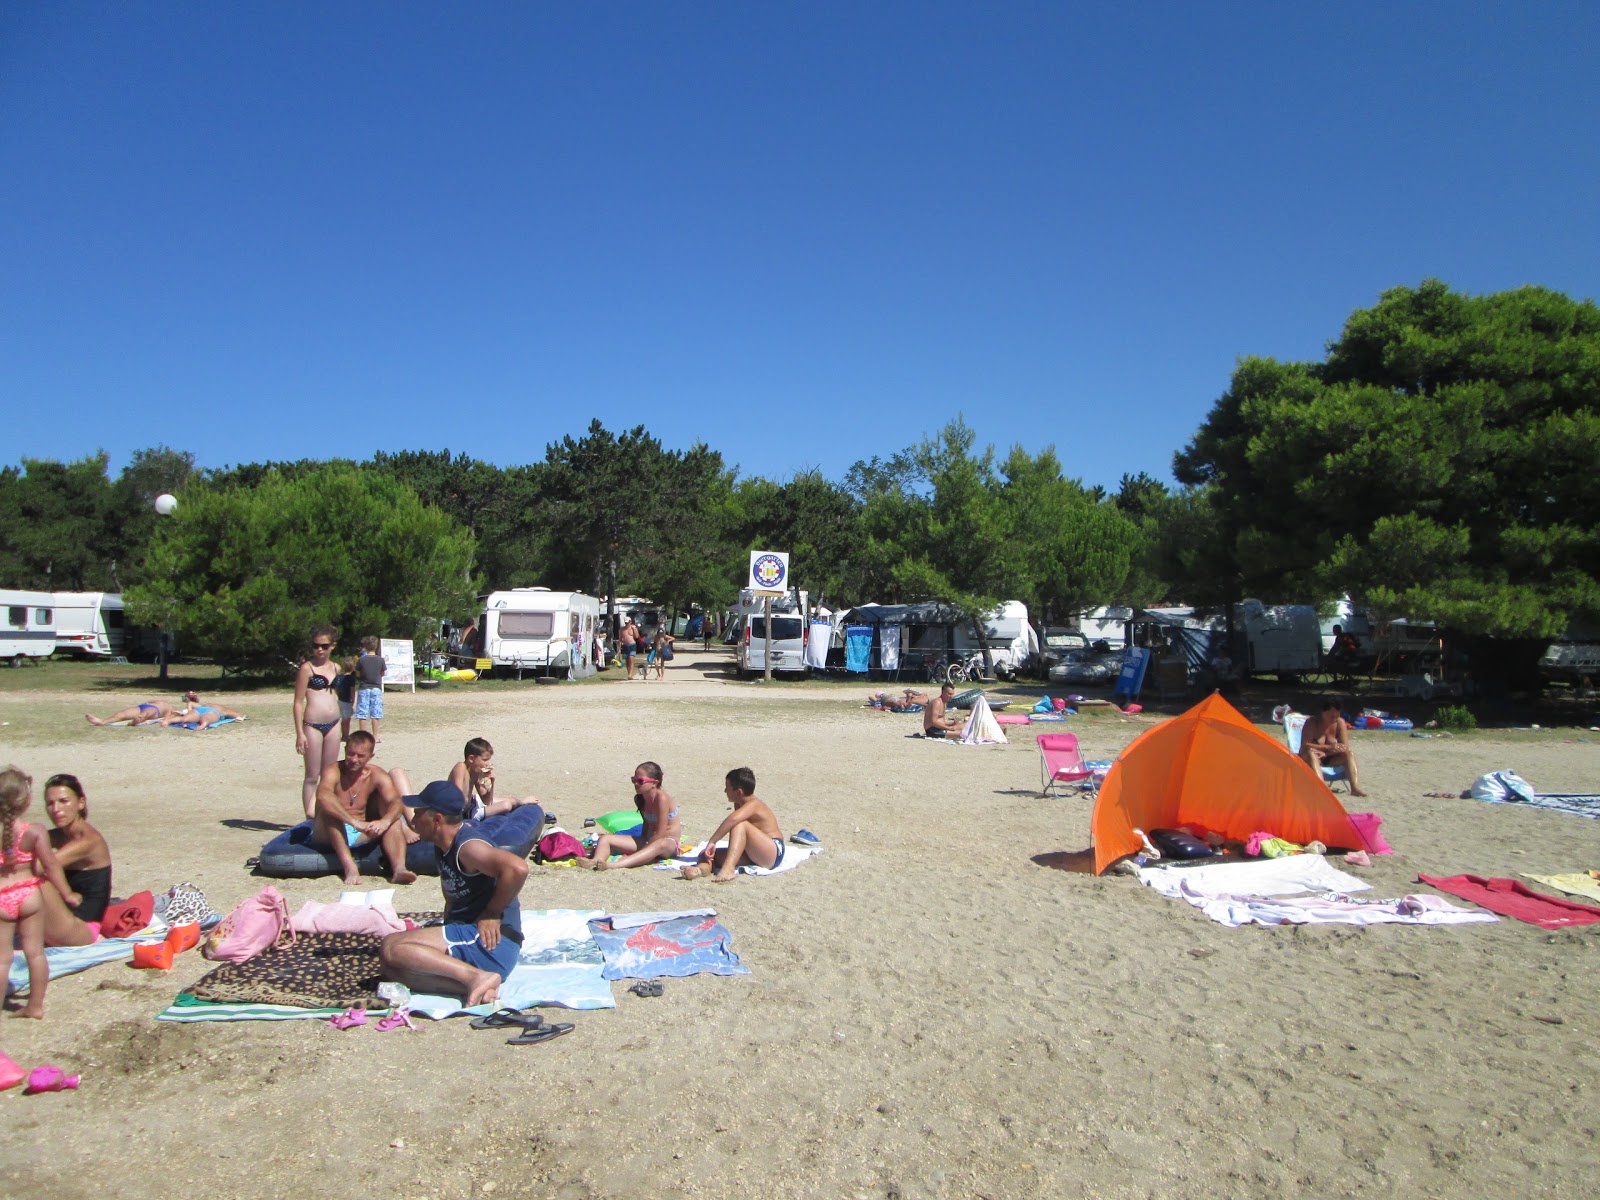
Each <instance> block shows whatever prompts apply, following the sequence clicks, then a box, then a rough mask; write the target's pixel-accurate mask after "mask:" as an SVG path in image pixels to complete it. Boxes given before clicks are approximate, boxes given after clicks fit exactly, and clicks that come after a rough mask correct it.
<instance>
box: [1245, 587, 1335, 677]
mask: <svg viewBox="0 0 1600 1200" xmlns="http://www.w3.org/2000/svg"><path fill="white" fill-rule="evenodd" d="M1233 616H1234V630H1235V634H1236V637H1237V638H1239V639H1241V640H1242V641H1243V643H1244V661H1243V666H1244V669H1245V672H1246V673H1247V674H1250V675H1279V676H1290V675H1307V674H1310V673H1311V672H1312V671H1316V670H1318V669H1320V668H1321V666H1322V624H1321V622H1320V621H1318V619H1317V610H1316V609H1315V608H1313V607H1312V606H1311V605H1309V604H1274V605H1266V604H1262V603H1261V601H1259V600H1245V601H1241V602H1240V603H1239V605H1238V606H1237V607H1236V608H1235V609H1234V613H1233ZM1234 665H1235V666H1236V667H1237V666H1239V665H1240V664H1239V663H1238V662H1235V664H1234Z"/></svg>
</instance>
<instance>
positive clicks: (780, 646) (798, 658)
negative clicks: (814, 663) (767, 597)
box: [734, 588, 809, 676]
mask: <svg viewBox="0 0 1600 1200" xmlns="http://www.w3.org/2000/svg"><path fill="white" fill-rule="evenodd" d="M808 599H809V597H808V596H807V595H806V593H805V592H802V591H791V592H790V593H789V594H788V595H787V596H774V597H773V598H772V670H773V672H774V673H777V672H779V671H799V672H801V673H804V672H805V670H806V616H807V610H808V607H809V605H808V604H807V601H808ZM734 611H735V613H736V614H737V618H738V629H739V634H738V642H737V643H736V645H737V648H738V653H739V673H740V674H741V675H747V676H748V675H763V674H765V673H766V669H767V620H766V616H765V609H764V608H763V601H762V598H761V597H760V596H754V595H751V594H750V590H749V589H748V588H746V589H745V590H744V591H742V592H740V593H739V604H738V607H737V608H736V609H735V610H734Z"/></svg>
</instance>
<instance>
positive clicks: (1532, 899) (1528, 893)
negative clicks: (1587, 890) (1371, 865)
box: [1417, 875, 1600, 929]
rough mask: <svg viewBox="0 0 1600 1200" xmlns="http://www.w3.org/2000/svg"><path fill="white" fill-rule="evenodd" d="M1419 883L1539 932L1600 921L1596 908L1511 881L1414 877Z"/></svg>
mask: <svg viewBox="0 0 1600 1200" xmlns="http://www.w3.org/2000/svg"><path fill="white" fill-rule="evenodd" d="M1417 878H1418V879H1420V880H1421V881H1422V882H1423V883H1426V884H1428V885H1429V886H1431V887H1436V888H1438V889H1439V890H1440V891H1441V892H1449V893H1450V894H1451V895H1452V896H1460V897H1461V898H1462V899H1463V900H1470V901H1472V902H1473V903H1474V904H1479V905H1482V906H1483V907H1484V908H1487V909H1488V910H1489V911H1490V912H1497V913H1500V914H1501V915H1502V916H1507V917H1515V918H1516V919H1517V920H1519V921H1526V922H1527V923H1528V924H1530V925H1537V926H1538V927H1539V928H1540V929H1569V928H1571V927H1572V926H1574V925H1593V924H1594V923H1595V922H1597V921H1600V908H1592V907H1590V906H1589V905H1587V904H1579V903H1577V902H1576V901H1574V900H1563V899H1561V898H1560V897H1559V896H1545V895H1541V894H1540V893H1538V892H1536V891H1534V890H1533V889H1532V888H1530V887H1529V886H1528V885H1527V884H1525V883H1518V882H1517V881H1516V880H1515V879H1485V878H1484V877H1483V876H1482V875H1448V876H1445V877H1442V878H1441V877H1439V876H1435V875H1418V876H1417Z"/></svg>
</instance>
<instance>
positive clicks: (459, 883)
mask: <svg viewBox="0 0 1600 1200" xmlns="http://www.w3.org/2000/svg"><path fill="white" fill-rule="evenodd" d="M405 803H406V807H407V808H410V809H412V810H413V816H412V818H411V827H412V828H413V829H414V830H416V832H417V833H418V834H419V835H420V836H421V837H422V838H424V839H425V840H427V841H430V842H432V843H433V844H434V846H435V847H436V848H437V849H438V851H439V883H440V885H441V886H442V887H443V889H444V924H443V925H430V926H427V927H426V928H423V929H408V930H406V931H405V932H404V933H392V934H390V935H389V936H388V937H386V938H384V939H383V947H382V949H381V951H380V954H381V957H382V961H383V977H384V978H385V979H394V980H398V981H399V982H401V983H403V984H405V985H406V986H407V987H409V988H410V989H411V990H412V991H414V992H433V993H444V994H461V995H464V996H465V997H466V1004H467V1007H468V1008H471V1007H472V1006H473V1005H477V1004H486V1003H488V1002H489V1001H491V1000H493V999H494V998H495V997H496V996H498V995H499V993H500V984H501V981H503V980H504V979H505V977H506V976H507V975H509V974H511V969H512V968H513V967H515V966H516V965H517V954H518V953H519V952H520V950H521V949H522V909H521V908H520V906H519V905H518V903H517V894H518V893H519V892H520V891H522V884H523V882H524V881H525V880H526V879H527V878H528V864H527V861H526V860H524V859H522V858H520V857H518V856H517V855H515V854H511V853H508V852H507V851H505V850H501V849H499V848H498V847H496V846H495V845H494V844H493V843H492V842H490V841H489V839H488V838H487V837H485V836H484V834H483V832H482V830H481V829H480V828H479V827H478V824H477V823H476V822H474V821H466V820H463V819H462V814H463V813H464V812H465V811H466V797H465V796H463V795H462V794H461V789H460V788H458V787H457V786H456V785H455V784H453V783H451V782H449V781H448V780H442V779H441V780H437V781H435V782H433V783H430V784H429V785H428V786H427V787H425V788H423V789H422V794H421V795H420V796H407V797H406V801H405Z"/></svg>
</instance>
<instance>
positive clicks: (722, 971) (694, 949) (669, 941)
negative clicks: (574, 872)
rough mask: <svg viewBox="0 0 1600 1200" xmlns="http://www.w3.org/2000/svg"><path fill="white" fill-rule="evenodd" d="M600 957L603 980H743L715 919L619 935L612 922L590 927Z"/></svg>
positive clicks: (655, 925) (743, 970)
mask: <svg viewBox="0 0 1600 1200" xmlns="http://www.w3.org/2000/svg"><path fill="white" fill-rule="evenodd" d="M589 928H590V930H591V931H592V932H593V933H594V936H595V940H596V941H598V942H599V943H600V950H601V952H602V953H603V954H604V955H605V959H606V965H605V977H606V978H607V979H662V978H667V979H681V978H683V977H685V976H688V975H698V974H700V973H701V972H702V971H707V972H710V973H711V974H713V975H748V974H750V968H749V967H747V966H745V965H744V963H743V962H741V961H740V960H739V956H738V955H737V954H735V953H734V952H733V938H732V936H731V935H730V934H729V933H728V931H727V929H725V928H724V927H723V925H722V923H721V922H720V921H718V920H717V918H716V916H715V915H712V916H698V915H697V916H687V917H677V918H675V919H673V920H670V921H661V922H651V923H649V924H645V925H640V926H637V927H629V926H628V925H627V923H626V922H625V923H624V927H623V928H621V929H618V928H617V927H616V926H615V925H614V924H613V923H612V921H611V920H608V919H606V918H601V919H599V920H595V921H591V922H589Z"/></svg>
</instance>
